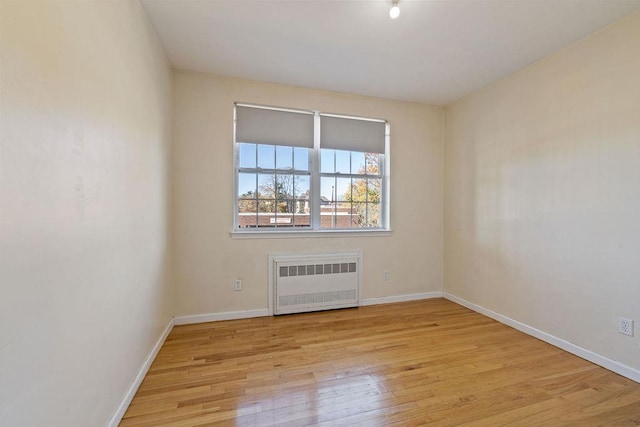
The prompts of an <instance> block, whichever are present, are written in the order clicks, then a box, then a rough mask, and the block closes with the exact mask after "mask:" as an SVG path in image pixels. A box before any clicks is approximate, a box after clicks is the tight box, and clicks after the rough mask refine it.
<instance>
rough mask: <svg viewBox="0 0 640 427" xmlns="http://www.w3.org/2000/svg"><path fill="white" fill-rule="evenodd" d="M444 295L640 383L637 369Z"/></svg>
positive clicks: (462, 300) (470, 303) (463, 300)
mask: <svg viewBox="0 0 640 427" xmlns="http://www.w3.org/2000/svg"><path fill="white" fill-rule="evenodd" d="M443 294H444V295H443V296H444V297H445V298H446V299H448V300H449V301H453V302H455V303H456V304H460V305H462V306H464V307H467V308H468V309H471V310H473V311H476V312H478V313H480V314H483V315H485V316H487V317H491V318H492V319H494V320H497V321H498V322H500V323H504V324H505V325H508V326H511V327H512V328H514V329H517V330H519V331H520V332H524V333H525V334H527V335H531V336H533V337H536V338H538V339H539V340H542V341H544V342H546V343H549V344H551V345H553V346H556V347H558V348H561V349H562V350H564V351H567V352H569V353H572V354H574V355H576V356H578V357H581V358H583V359H585V360H588V361H589V362H592V363H595V364H596V365H600V366H602V367H603V368H606V369H608V370H610V371H613V372H615V373H616V374H619V375H622V376H623V377H626V378H629V379H630V380H633V381H636V382H638V383H640V371H639V370H637V369H634V368H632V367H630V366H627V365H624V364H622V363H620V362H616V361H615V360H612V359H609V358H608V357H605V356H602V355H601V354H598V353H594V352H593V351H591V350H587V349H586V348H583V347H580V346H578V345H575V344H573V343H570V342H569V341H565V340H563V339H561V338H558V337H556V336H553V335H551V334H548V333H546V332H543V331H541V330H539V329H536V328H534V327H532V326H529V325H526V324H524V323H522V322H518V321H517V320H514V319H512V318H510V317H507V316H504V315H502V314H500V313H496V312H495V311H492V310H489V309H487V308H485V307H482V306H481V305H478V304H474V303H472V302H469V301H467V300H465V299H462V298H460V297H457V296H455V295H452V294H450V293H448V292H444V293H443Z"/></svg>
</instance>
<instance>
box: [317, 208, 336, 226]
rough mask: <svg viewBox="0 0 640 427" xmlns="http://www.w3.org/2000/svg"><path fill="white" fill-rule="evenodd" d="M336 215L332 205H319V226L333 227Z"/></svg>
mask: <svg viewBox="0 0 640 427" xmlns="http://www.w3.org/2000/svg"><path fill="white" fill-rule="evenodd" d="M335 227H336V215H335V207H334V206H333V205H325V206H320V228H335Z"/></svg>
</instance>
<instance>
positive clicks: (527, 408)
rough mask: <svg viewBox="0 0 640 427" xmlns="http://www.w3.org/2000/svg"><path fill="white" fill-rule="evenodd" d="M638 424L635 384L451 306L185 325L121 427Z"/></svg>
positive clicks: (426, 303)
mask: <svg viewBox="0 0 640 427" xmlns="http://www.w3.org/2000/svg"><path fill="white" fill-rule="evenodd" d="M467 423H468V424H470V425H483V426H499V425H505V424H511V425H521V426H547V425H548V426H556V425H575V426H591V425H594V426H595V425H603V426H637V425H640V384H638V383H635V382H633V381H631V380H628V379H625V378H623V377H621V376H619V375H617V374H614V373H612V372H610V371H608V370H606V369H604V368H601V367H599V366H596V365H594V364H592V363H590V362H587V361H585V360H583V359H580V358H578V357H576V356H573V355H571V354H569V353H566V352H564V351H562V350H560V349H557V348H555V347H553V346H551V345H548V344H546V343H544V342H542V341H539V340H537V339H535V338H532V337H529V336H527V335H525V334H523V333H521V332H518V331H516V330H514V329H512V328H509V327H507V326H504V325H502V324H500V323H498V322H496V321H494V320H492V319H489V318H487V317H485V316H482V315H480V314H477V313H474V312H472V311H470V310H468V309H466V308H464V307H461V306H459V305H457V304H454V303H452V302H449V301H447V300H444V299H434V300H423V301H415V302H406V303H398V304H386V305H378V306H369V307H361V308H357V309H346V310H336V311H326V312H317V313H306V314H296V315H288V316H280V317H262V318H254V319H244V320H233V321H224V322H215V323H205V324H198V325H189V326H178V327H176V328H174V330H173V331H172V332H171V334H170V335H169V337H168V339H167V341H166V343H165V344H164V346H163V347H162V349H161V350H160V353H159V354H158V357H157V358H156V360H155V362H154V363H153V366H152V367H151V369H150V370H149V373H148V374H147V376H146V378H145V380H144V382H143V383H142V385H141V387H140V389H139V390H138V393H137V394H136V396H135V398H134V400H133V402H132V403H131V405H130V407H129V409H128V411H127V413H126V414H125V416H124V419H123V420H122V422H121V424H120V425H121V426H205V425H237V426H270V425H282V426H298V425H299V426H302V425H327V426H335V425H366V426H388V425H422V424H428V425H434V426H438V425H443V426H444V425H449V426H450V425H463V424H467Z"/></svg>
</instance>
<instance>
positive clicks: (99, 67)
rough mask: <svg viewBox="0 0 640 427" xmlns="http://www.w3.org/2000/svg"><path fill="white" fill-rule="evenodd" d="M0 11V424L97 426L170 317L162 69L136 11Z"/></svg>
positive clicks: (166, 108)
mask: <svg viewBox="0 0 640 427" xmlns="http://www.w3.org/2000/svg"><path fill="white" fill-rule="evenodd" d="M0 5H1V6H0V7H1V8H2V9H1V13H2V22H1V28H2V30H1V31H2V33H1V40H2V41H1V62H2V77H1V79H2V80H1V87H2V101H1V102H2V104H1V108H2V111H1V126H2V129H1V137H2V138H1V141H2V157H1V164H0V165H1V172H0V173H1V175H0V178H1V184H0V190H1V191H0V204H1V208H0V214H1V217H0V218H1V220H0V232H1V239H2V240H1V247H0V319H1V320H0V425H3V426H82V427H85V426H101V425H106V424H107V422H108V421H109V419H110V418H111V417H112V415H113V414H114V411H115V410H116V408H117V407H118V405H119V404H120V402H121V400H122V398H123V396H124V394H125V392H126V391H127V389H128V387H129V386H130V384H131V382H132V381H133V379H134V378H135V376H136V373H137V372H138V370H139V369H140V367H141V365H142V363H143V361H144V360H145V358H146V356H147V355H148V354H149V352H150V351H151V349H152V347H153V345H154V344H155V342H156V340H157V339H158V338H159V337H160V335H161V333H162V331H163V330H164V328H166V326H167V325H168V324H169V322H170V320H171V315H172V311H171V303H172V298H173V291H172V289H171V287H170V282H169V280H168V275H169V273H168V271H167V268H168V265H169V264H168V263H167V259H168V257H169V251H168V238H169V237H168V236H169V231H168V230H169V229H168V224H169V216H168V212H169V209H168V204H169V199H168V195H169V193H168V187H169V175H168V171H169V168H168V164H169V162H168V155H169V146H170V138H171V105H172V103H171V69H170V67H169V66H168V63H167V60H166V58H165V56H164V53H163V52H162V50H161V48H160V46H159V43H158V42H157V40H156V37H155V34H154V33H153V31H152V30H151V28H150V26H149V25H148V24H147V20H146V17H145V15H144V14H143V12H142V9H141V7H140V5H139V4H138V3H137V2H130V1H126V2H125V1H100V2H97V1H91V2H57V1H41V2H40V1H22V2H20V1H16V2H13V1H2V2H0Z"/></svg>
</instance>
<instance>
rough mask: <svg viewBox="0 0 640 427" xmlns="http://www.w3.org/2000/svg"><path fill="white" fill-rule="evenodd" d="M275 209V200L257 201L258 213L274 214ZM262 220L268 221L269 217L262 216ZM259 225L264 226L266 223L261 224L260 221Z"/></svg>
mask: <svg viewBox="0 0 640 427" xmlns="http://www.w3.org/2000/svg"><path fill="white" fill-rule="evenodd" d="M275 207H276V201H275V200H259V201H258V212H274V211H275ZM264 218H266V219H267V220H268V218H269V216H264ZM260 225H266V223H264V224H263V222H262V220H260Z"/></svg>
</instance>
